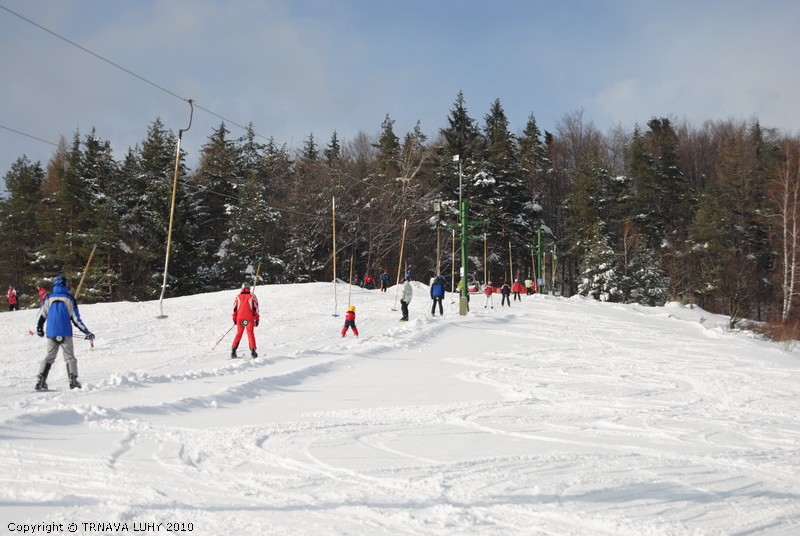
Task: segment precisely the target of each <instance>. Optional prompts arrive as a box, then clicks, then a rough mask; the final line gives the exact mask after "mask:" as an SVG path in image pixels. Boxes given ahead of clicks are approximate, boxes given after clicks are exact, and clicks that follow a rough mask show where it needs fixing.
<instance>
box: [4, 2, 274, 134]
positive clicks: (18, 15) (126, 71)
mask: <svg viewBox="0 0 800 536" xmlns="http://www.w3.org/2000/svg"><path fill="white" fill-rule="evenodd" d="M0 9H2V10H4V11H7V12H8V13H10V14H11V15H14V16H15V17H18V18H20V19H22V20H24V21H25V22H27V23H28V24H32V25H33V26H36V27H37V28H39V29H40V30H42V31H44V32H47V33H49V34H50V35H52V36H53V37H56V38H58V39H61V40H62V41H64V42H66V43H69V44H70V45H72V46H74V47H75V48H78V49H80V50H82V51H83V52H86V53H87V54H89V55H91V56H94V57H95V58H97V59H99V60H100V61H103V62H105V63H107V64H109V65H111V66H112V67H115V68H117V69H119V70H121V71H123V72H125V73H126V74H129V75H130V76H133V77H134V78H136V79H138V80H140V81H142V82H144V83H145V84H149V85H151V86H153V87H154V88H156V89H159V90H161V91H163V92H164V93H166V94H168V95H171V96H173V97H175V98H177V99H180V100H182V101H184V102H189V101H190V100H191V99H187V98H185V97H182V96H180V95H178V94H177V93H176V92H174V91H172V90H170V89H167V88H165V87H164V86H162V85H160V84H157V83H155V82H153V81H152V80H149V79H147V78H145V77H144V76H142V75H140V74H137V73H135V72H133V71H131V70H130V69H127V68H125V67H123V66H122V65H120V64H118V63H115V62H113V61H111V60H110V59H108V58H106V57H104V56H101V55H100V54H98V53H96V52H93V51H91V50H89V49H88V48H86V47H84V46H82V45H79V44H78V43H76V42H75V41H72V40H71V39H68V38H67V37H64V36H63V35H61V34H59V33H56V32H55V31H53V30H51V29H49V28H46V27H45V26H42V25H41V24H39V23H37V22H35V21H33V20H31V19H29V18H27V17H25V16H24V15H21V14H20V13H17V12H16V11H13V10H11V9H9V8H7V7H6V6H4V5H2V4H0ZM194 106H195V107H196V108H198V109H199V110H202V111H204V112H206V113H208V114H211V115H213V116H214V117H217V118H219V119H222V120H223V121H226V122H228V123H230V124H232V125H234V126H237V127H239V128H241V129H242V130H247V127H245V126H244V125H241V124H239V123H237V122H236V121H233V120H232V119H229V118H227V117H225V116H223V115H221V114H218V113H216V112H213V111H211V110H209V109H208V108H205V107H203V106H201V105H199V104H197V102H194ZM8 130H12V129H8ZM15 132H16V131H15ZM20 134H22V133H20ZM253 134H255V135H256V136H259V137H260V138H263V139H265V140H268V139H269V138H267V137H266V136H264V135H262V134H259V133H258V132H255V131H253ZM23 135H26V134H23ZM30 137H32V136H30ZM36 139H38V138H36ZM40 141H44V140H40ZM47 143H49V142H47Z"/></svg>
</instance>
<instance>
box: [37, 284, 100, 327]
mask: <svg viewBox="0 0 800 536" xmlns="http://www.w3.org/2000/svg"><path fill="white" fill-rule="evenodd" d="M45 320H47V330H46V331H45V336H47V337H72V324H75V327H76V328H78V329H79V330H81V331H82V332H83V333H87V334H88V333H89V330H88V329H87V328H86V326H85V325H84V323H83V320H81V315H80V313H79V312H78V302H76V301H75V298H74V297H73V296H72V295H71V294H70V293H69V291H68V290H67V287H66V286H65V285H61V284H56V285H54V286H53V292H51V293H50V294H48V295H47V296H45V298H44V301H43V302H42V306H41V308H40V309H39V321H38V325H39V326H41V325H42V324H43V323H44V321H45Z"/></svg>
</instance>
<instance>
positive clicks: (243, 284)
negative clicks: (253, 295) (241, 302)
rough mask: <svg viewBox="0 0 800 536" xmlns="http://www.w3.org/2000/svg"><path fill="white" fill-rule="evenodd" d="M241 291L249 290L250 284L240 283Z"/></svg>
mask: <svg viewBox="0 0 800 536" xmlns="http://www.w3.org/2000/svg"><path fill="white" fill-rule="evenodd" d="M242 289H248V290H250V283H242Z"/></svg>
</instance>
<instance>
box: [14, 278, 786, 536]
mask: <svg viewBox="0 0 800 536" xmlns="http://www.w3.org/2000/svg"><path fill="white" fill-rule="evenodd" d="M427 292H428V289H427V287H426V286H424V285H421V284H416V285H415V297H414V300H413V301H412V303H411V321H410V322H407V323H402V322H398V319H399V317H400V313H399V311H394V310H393V308H395V307H396V308H397V309H399V302H398V301H397V293H396V289H395V288H391V289H390V290H389V292H387V293H380V292H379V291H364V290H361V289H357V288H356V289H352V297H351V301H352V303H353V304H354V305H356V307H357V312H358V318H357V324H358V327H359V330H360V332H361V337H360V338H358V339H356V338H354V337H352V336H351V335H349V336H348V337H347V338H345V339H342V338H341V337H340V336H339V329H340V327H341V325H342V323H343V316H339V317H334V316H332V313H333V312H334V311H338V313H340V314H343V313H344V309H345V308H346V305H347V301H348V287H347V286H346V285H340V286H339V287H338V291H337V294H336V298H337V299H336V302H334V293H333V285H332V284H330V283H328V284H322V283H317V284H307V285H277V286H268V287H259V288H257V289H256V294H257V295H258V297H259V300H260V302H261V306H262V323H261V327H259V328H257V330H256V334H257V337H258V339H259V352H260V353H261V355H262V357H259V358H258V359H256V360H253V361H251V360H249V359H245V360H242V359H239V360H230V359H228V356H229V347H230V341H231V339H232V334H230V335H228V337H227V338H226V339H225V340H224V341H223V342H222V343H221V344H220V345H219V347H218V348H217V349H215V350H212V345H213V344H214V343H215V342H216V341H217V340H218V339H219V338H220V337H221V336H222V334H223V333H224V332H225V330H227V329H228V327H229V323H230V311H229V309H230V307H231V305H232V302H233V298H234V296H235V294H236V291H235V290H231V291H228V292H220V293H213V294H206V295H199V296H192V297H186V298H178V299H170V300H166V301H165V303H164V311H165V313H167V314H168V315H169V318H167V319H165V320H156V319H155V316H156V315H157V314H158V304H157V302H149V303H115V304H98V305H87V306H83V307H82V308H81V314H82V316H83V319H84V321H85V322H86V324H87V326H88V327H89V328H90V329H91V330H92V331H93V332H95V333H96V334H97V337H98V338H97V341H96V347H95V348H94V349H93V350H92V349H90V347H89V344H88V342H86V341H83V340H76V351H77V356H78V360H79V368H80V379H81V381H82V382H83V386H84V388H83V389H82V390H74V391H70V390H69V389H68V388H67V382H66V377H65V376H66V373H65V369H64V365H63V360H62V358H61V357H60V356H59V358H58V359H59V360H58V361H57V363H56V365H55V366H54V368H53V371H52V372H51V374H50V378H49V383H50V387H51V388H52V389H54V391H52V392H42V393H36V392H33V385H34V383H35V374H36V370H37V366H38V362H39V360H40V359H41V358H42V357H43V355H44V342H43V341H42V340H41V339H39V338H38V337H35V336H30V335H29V334H28V330H29V329H32V328H34V318H35V311H31V310H27V311H19V312H12V313H0V334H2V337H3V341H4V344H3V346H4V349H3V353H2V357H0V362H1V363H0V387H1V388H2V392H3V397H2V401H0V522H1V523H0V530H2V531H6V532H8V533H12V532H14V533H17V532H19V531H21V530H22V529H23V528H25V527H24V525H25V524H30V525H35V524H39V525H40V529H39V530H40V531H41V530H42V529H43V528H44V525H42V524H47V523H60V524H63V525H62V526H61V527H58V526H56V527H55V528H56V529H59V530H60V531H59V530H57V531H56V532H55V533H56V534H58V533H65V534H66V533H69V530H68V528H69V527H68V524H69V523H75V524H76V526H77V533H79V534H98V533H104V534H106V533H107V534H111V533H117V532H119V533H122V532H124V529H127V532H133V531H134V530H135V529H137V530H138V531H139V532H142V531H143V529H149V530H144V532H147V533H152V534H155V533H159V532H167V528H168V527H167V525H166V524H167V523H178V524H180V523H183V524H184V525H183V526H181V525H178V526H177V527H174V526H173V527H169V528H172V529H175V528H178V529H180V528H183V529H187V530H185V531H184V532H186V533H189V532H191V533H192V534H209V535H212V534H213V535H218V534H301V535H303V534H308V535H320V534H322V535H325V534H370V535H371V534H375V535H389V534H391V535H397V534H433V535H445V534H446V535H460V534H481V535H495V534H497V535H499V534H543V535H544V534H547V535H584V534H585V535H589V534H592V535H594V534H608V535H637V536H638V535H642V534H654V535H683V534H748V535H755V534H781V535H784V534H785V535H794V534H800V419H799V418H798V401H799V400H800V397H799V396H798V395H799V394H800V382H798V373H799V372H800V357H799V356H798V353H797V352H796V351H786V350H784V349H783V348H782V347H781V346H780V345H777V344H773V343H768V342H764V341H761V340H759V339H757V338H756V337H753V336H751V335H749V334H746V333H730V332H726V331H725V330H724V329H723V328H722V326H724V325H725V323H726V321H727V319H726V318H723V317H717V316H715V315H711V314H708V313H706V312H704V311H702V310H700V309H690V308H686V307H680V306H678V305H669V306H667V307H663V308H643V307H640V306H627V305H626V306H623V305H612V304H605V303H599V302H594V301H587V300H584V299H562V298H556V297H549V296H532V297H525V296H523V301H522V302H514V303H513V304H512V307H511V308H500V307H499V302H498V301H496V302H495V307H494V309H491V308H484V307H483V303H484V298H483V297H474V298H473V302H472V305H473V310H472V312H471V313H470V315H468V316H467V317H460V316H458V315H457V309H456V304H455V303H454V302H451V299H450V298H449V297H448V298H446V299H445V304H446V306H447V307H448V309H447V310H446V311H445V316H444V317H439V316H437V317H435V318H432V317H431V316H430V300H429V298H428V295H427ZM243 348H244V349H246V343H243V344H242V347H241V348H240V355H241V354H242V353H244V352H242V349H243ZM90 523H94V525H90ZM114 523H116V524H117V525H112V524H114ZM159 523H161V524H163V525H158V524H159ZM150 524H155V525H150ZM187 524H191V525H187ZM29 528H30V527H29ZM51 528H52V525H51ZM188 529H192V530H191V531H189V530H188Z"/></svg>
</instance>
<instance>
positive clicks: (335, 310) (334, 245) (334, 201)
mask: <svg viewBox="0 0 800 536" xmlns="http://www.w3.org/2000/svg"><path fill="white" fill-rule="evenodd" d="M331 206H332V209H333V314H332V315H331V316H339V313H338V312H337V310H338V308H339V302H338V301H337V297H336V198H335V197H331Z"/></svg>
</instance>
